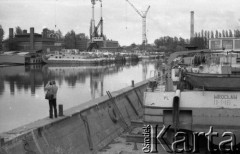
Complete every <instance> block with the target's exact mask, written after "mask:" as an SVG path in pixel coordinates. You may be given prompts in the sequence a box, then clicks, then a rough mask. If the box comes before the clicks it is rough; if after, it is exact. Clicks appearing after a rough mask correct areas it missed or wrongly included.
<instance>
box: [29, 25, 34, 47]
mask: <svg viewBox="0 0 240 154" xmlns="http://www.w3.org/2000/svg"><path fill="white" fill-rule="evenodd" d="M30 49H31V50H33V49H34V28H33V27H31V28H30Z"/></svg>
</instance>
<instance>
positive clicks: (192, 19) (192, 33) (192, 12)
mask: <svg viewBox="0 0 240 154" xmlns="http://www.w3.org/2000/svg"><path fill="white" fill-rule="evenodd" d="M190 20H191V25H190V39H191V38H193V37H194V11H191V19H190Z"/></svg>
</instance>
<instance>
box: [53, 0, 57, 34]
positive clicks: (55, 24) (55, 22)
mask: <svg viewBox="0 0 240 154" xmlns="http://www.w3.org/2000/svg"><path fill="white" fill-rule="evenodd" d="M57 1H58V0H56V1H55V12H54V18H55V19H54V26H55V30H56V28H57V17H56V16H57V15H56V12H57V6H56V3H57Z"/></svg>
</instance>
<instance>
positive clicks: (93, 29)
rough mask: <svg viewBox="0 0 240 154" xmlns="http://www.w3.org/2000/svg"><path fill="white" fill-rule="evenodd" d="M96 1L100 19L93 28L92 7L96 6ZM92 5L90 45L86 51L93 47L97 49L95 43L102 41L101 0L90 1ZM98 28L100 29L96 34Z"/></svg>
mask: <svg viewBox="0 0 240 154" xmlns="http://www.w3.org/2000/svg"><path fill="white" fill-rule="evenodd" d="M96 1H99V2H100V3H101V4H100V7H101V12H100V15H101V19H100V21H99V23H98V25H97V26H95V19H94V5H95V4H96ZM91 3H92V19H91V23H90V41H91V42H90V44H89V47H88V50H91V49H92V48H93V47H96V48H98V45H97V43H98V42H102V41H103V18H102V0H91ZM99 27H101V29H100V34H98V29H99Z"/></svg>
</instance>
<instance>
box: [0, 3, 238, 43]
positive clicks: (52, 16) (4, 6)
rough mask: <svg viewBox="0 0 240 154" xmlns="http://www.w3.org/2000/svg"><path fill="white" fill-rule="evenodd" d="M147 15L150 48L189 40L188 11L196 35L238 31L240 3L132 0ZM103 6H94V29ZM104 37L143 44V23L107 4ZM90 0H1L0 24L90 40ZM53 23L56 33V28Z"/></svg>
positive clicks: (127, 9)
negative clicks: (171, 39)
mask: <svg viewBox="0 0 240 154" xmlns="http://www.w3.org/2000/svg"><path fill="white" fill-rule="evenodd" d="M129 1H131V2H132V3H133V4H134V5H135V6H136V8H137V9H138V10H139V11H145V10H146V9H147V6H148V5H150V10H149V12H148V15H147V38H148V43H153V42H154V40H155V39H156V38H159V37H161V36H167V35H168V36H177V37H183V38H189V36H190V11H194V12H195V16H194V18H195V32H196V31H197V32H199V31H201V29H204V30H216V29H218V30H222V29H237V28H238V29H240V22H239V18H240V0H129ZM99 6H100V3H99V2H97V3H96V5H95V8H96V9H95V17H96V18H95V19H96V24H97V22H98V21H99V12H100V9H99V8H100V7H99ZM103 18H104V34H105V35H106V36H107V38H109V39H113V40H117V41H119V43H120V45H129V44H131V43H133V42H134V43H137V44H140V43H141V42H142V18H141V17H140V16H139V15H138V14H137V13H136V12H135V11H134V10H133V8H132V7H131V6H130V5H129V4H128V3H127V2H126V0H103ZM90 19H91V0H0V24H1V25H2V26H3V28H4V31H5V38H6V36H8V29H9V28H10V27H12V28H15V27H16V26H20V27H21V28H22V29H27V30H28V31H29V29H30V27H35V32H36V33H41V32H42V29H43V28H44V27H47V28H49V29H54V30H57V29H60V30H61V31H62V32H63V34H66V33H67V32H68V31H70V30H74V31H75V32H76V33H86V34H87V35H88V36H89V26H90ZM55 24H56V25H57V28H55Z"/></svg>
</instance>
